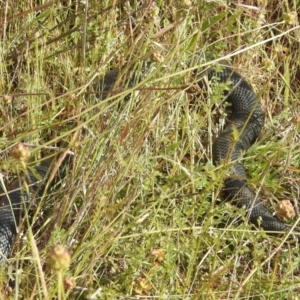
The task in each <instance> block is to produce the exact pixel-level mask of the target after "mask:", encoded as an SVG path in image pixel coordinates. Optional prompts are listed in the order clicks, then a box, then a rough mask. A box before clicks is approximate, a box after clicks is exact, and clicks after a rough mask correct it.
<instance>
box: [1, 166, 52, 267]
mask: <svg viewBox="0 0 300 300" xmlns="http://www.w3.org/2000/svg"><path fill="white" fill-rule="evenodd" d="M49 166H50V162H49V161H46V162H43V163H42V164H41V165H38V166H36V167H35V171H34V172H32V171H31V170H28V172H27V174H26V175H22V176H20V178H17V179H15V180H14V181H13V182H12V183H11V184H10V185H9V187H8V191H7V193H5V194H3V196H1V198H0V263H1V262H2V263H3V262H5V260H6V258H7V257H8V256H9V254H10V252H11V248H12V245H13V242H14V239H15V237H16V234H17V228H18V226H19V224H20V221H21V216H22V212H23V211H24V210H23V208H24V205H25V206H27V207H28V204H29V202H30V200H33V198H34V199H36V200H38V198H39V197H40V196H41V194H42V192H43V185H44V183H43V181H44V179H45V177H46V174H47V172H48V171H49ZM25 185H26V186H27V187H28V188H26V187H25ZM25 190H27V191H28V192H29V193H27V192H26V191H25Z"/></svg>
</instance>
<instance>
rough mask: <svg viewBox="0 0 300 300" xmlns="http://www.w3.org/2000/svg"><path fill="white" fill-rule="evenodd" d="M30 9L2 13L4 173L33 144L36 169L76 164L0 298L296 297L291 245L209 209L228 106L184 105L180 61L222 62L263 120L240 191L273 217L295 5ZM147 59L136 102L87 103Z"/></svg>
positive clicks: (216, 200) (293, 57) (30, 234)
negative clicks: (116, 74) (22, 147)
mask: <svg viewBox="0 0 300 300" xmlns="http://www.w3.org/2000/svg"><path fill="white" fill-rule="evenodd" d="M27 2H28V1H15V0H11V1H4V2H3V3H2V4H1V5H2V7H1V8H0V12H1V17H0V35H1V41H0V96H1V105H0V108H1V110H0V113H1V118H0V132H1V137H0V146H1V149H2V151H1V158H2V160H1V167H2V174H3V175H4V176H7V177H8V178H9V179H10V178H12V177H13V175H12V173H16V171H17V168H18V167H17V165H16V163H15V162H14V161H13V160H12V159H11V158H10V157H9V155H8V154H9V150H10V149H11V147H13V145H14V144H15V143H16V142H24V143H28V144H31V145H34V146H35V147H31V148H30V150H31V157H32V161H33V162H34V161H39V160H40V158H41V157H43V156H48V155H50V154H53V153H54V151H53V150H50V149H49V147H56V148H58V149H60V151H59V152H60V153H66V151H69V150H70V151H72V152H73V153H74V162H73V164H72V165H70V166H69V168H68V170H67V176H65V177H63V178H62V179H61V182H60V185H59V186H58V187H57V188H56V189H54V190H51V191H48V193H46V195H45V196H44V197H43V198H42V200H41V201H40V202H39V203H38V204H36V205H35V207H34V208H33V209H32V213H31V215H32V216H31V217H30V220H29V221H30V224H31V226H28V225H26V224H27V222H26V221H25V222H24V226H22V228H21V229H20V231H21V232H22V234H20V236H19V237H18V239H17V241H16V244H15V247H14V251H13V253H12V255H11V258H10V259H9V261H8V263H7V264H6V265H5V266H3V267H2V269H1V271H0V273H1V277H0V282H1V283H0V284H1V293H0V299H172V300H173V299H174V300H175V299H298V296H297V295H298V294H299V283H300V278H299V271H300V270H299V262H300V256H299V245H296V244H295V243H293V242H291V243H284V244H283V243H282V240H283V238H281V237H272V236H269V235H267V234H266V233H265V232H263V231H259V230H254V229H253V227H251V225H249V224H248V223H247V218H246V216H244V217H243V211H242V210H237V209H236V208H235V207H233V206H231V205H230V204H229V203H224V202H222V201H221V200H222V197H221V188H222V182H223V180H224V178H225V176H226V174H227V167H226V166H217V167H216V166H213V165H212V154H211V147H212V142H213V138H214V136H215V135H216V134H217V133H218V131H219V130H220V129H221V128H222V125H223V124H224V122H225V119H226V109H225V108H224V106H223V107H222V106H221V105H218V104H219V103H220V102H221V99H220V93H218V86H216V87H215V88H214V93H213V95H212V96H208V95H207V94H206V93H202V95H200V96H198V97H197V98H196V99H192V96H191V95H189V94H187V93H186V92H185V90H184V89H185V87H186V86H188V85H191V84H192V83H193V77H192V76H191V72H190V71H191V69H193V68H194V69H195V67H196V65H195V66H192V65H191V66H190V70H189V69H188V68H186V67H183V66H182V64H180V63H181V62H183V61H185V60H186V59H187V57H189V56H190V55H191V54H193V53H212V54H213V55H214V56H216V57H217V58H220V59H222V58H224V57H231V63H232V65H233V66H234V67H235V68H236V69H237V70H238V71H239V72H240V73H241V74H242V75H243V76H245V77H246V78H247V80H248V81H249V82H251V84H252V86H253V87H254V89H255V91H256V93H257V95H258V96H259V97H260V99H261V103H262V106H263V109H264V111H265V115H266V124H265V127H264V129H263V132H262V134H261V137H260V139H259V140H258V141H257V142H256V143H255V145H254V146H253V147H251V149H249V151H248V152H247V155H246V157H245V167H246V168H247V173H248V175H249V184H250V185H251V186H252V187H253V189H254V190H255V191H258V192H259V197H260V198H261V199H262V200H264V202H265V203H266V205H267V206H268V207H270V209H271V210H272V211H274V210H275V207H276V203H277V202H278V201H279V200H282V199H290V200H291V201H292V202H293V203H294V205H295V207H296V209H297V208H298V206H297V205H298V202H297V200H298V189H299V154H300V153H299V146H298V145H299V134H298V132H299V115H300V111H299V104H298V101H299V100H298V99H299V96H300V95H299V88H298V87H299V57H298V56H299V55H298V48H299V43H298V40H299V34H300V31H299V28H298V21H297V19H294V16H295V15H294V13H296V14H297V13H299V5H300V3H299V1H297V0H295V1H294V2H293V4H289V3H287V2H284V3H282V4H279V3H278V1H268V3H267V4H264V3H266V2H264V3H261V4H260V5H261V6H262V7H261V10H257V7H242V6H240V5H238V4H234V3H232V4H231V5H230V6H228V4H227V1H215V2H213V1H191V3H190V2H189V1H175V0H170V1H165V2H163V1H156V4H154V2H150V4H141V3H142V1H130V4H129V2H124V3H123V4H120V3H118V4H114V3H115V2H114V1H105V0H104V1H93V0H90V1H82V2H72V1H62V2H61V1H60V2H58V1H54V2H53V3H51V2H48V4H47V3H44V5H43V6H41V7H38V4H35V5H31V4H28V3H27ZM120 2H121V1H120ZM46 4H47V5H46ZM40 5H41V4H40ZM264 5H265V6H264ZM147 56H150V57H151V58H152V60H154V61H155V64H154V67H153V68H152V70H151V71H150V72H149V73H148V74H147V75H146V76H145V78H143V80H142V81H141V82H140V84H139V85H138V89H139V91H138V92H134V93H132V94H131V95H130V90H128V89H125V90H123V91H122V92H121V93H119V94H114V95H111V96H110V97H109V98H108V99H106V100H105V101H102V102H99V101H96V100H97V99H96V98H95V96H94V95H93V89H92V86H93V83H94V82H97V80H99V78H101V76H103V74H105V73H106V72H107V71H108V70H109V69H110V68H113V67H121V66H123V65H130V64H132V63H134V62H139V61H141V60H142V59H143V58H144V57H147ZM208 62H209V60H207V61H206V62H205V63H203V66H204V65H205V64H206V63H208ZM128 71H130V70H128ZM97 75H98V76H97ZM126 95H130V97H129V100H127V101H124V97H125V96H126ZM10 170H13V172H10ZM295 221H296V219H295V220H293V221H292V222H291V223H294V222H295ZM24 227H25V228H27V230H23V228H24ZM28 228H30V229H28ZM56 244H62V245H64V246H65V247H66V249H67V250H68V252H69V253H70V255H71V264H70V266H69V268H68V269H67V270H64V271H61V272H58V273H55V272H53V270H51V268H50V267H49V265H48V264H47V263H46V262H47V257H48V256H49V255H50V253H51V247H52V246H53V245H56ZM66 278H69V279H70V278H73V279H74V280H75V282H76V286H75V287H74V288H72V289H70V290H68V289H65V288H63V281H65V280H66Z"/></svg>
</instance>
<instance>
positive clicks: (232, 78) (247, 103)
mask: <svg viewBox="0 0 300 300" xmlns="http://www.w3.org/2000/svg"><path fill="white" fill-rule="evenodd" d="M118 75H119V71H118V70H117V69H113V70H112V71H109V72H108V73H106V75H105V76H104V77H103V78H102V80H101V82H100V83H98V91H99V93H102V92H103V96H102V99H103V98H105V97H106V93H107V92H109V91H110V90H111V89H112V88H113V86H114V84H115V82H116V81H117V79H118ZM207 75H208V79H209V80H211V79H212V78H213V77H217V78H218V80H219V81H220V82H231V85H232V89H231V90H230V92H226V93H227V95H226V97H227V101H228V102H229V103H231V111H232V112H231V115H230V117H229V119H228V120H227V125H226V126H225V128H224V129H223V130H222V131H221V132H220V134H219V137H218V138H217V139H216V140H215V142H214V144H213V161H214V164H215V165H220V164H222V162H223V161H226V160H227V161H228V160H229V161H230V162H231V166H230V174H231V175H230V176H229V177H228V178H226V179H225V182H224V192H225V196H226V198H227V200H231V201H232V202H233V203H234V204H235V205H236V206H237V207H245V209H246V211H247V213H248V216H249V219H250V221H251V222H253V223H256V224H258V223H259V224H260V226H261V227H262V228H264V229H265V230H270V231H286V230H287V226H286V225H285V224H283V223H282V222H280V221H279V220H277V219H276V218H275V217H273V215H272V214H271V213H270V212H269V210H268V209H267V208H266V207H265V206H264V205H263V204H262V203H261V201H260V200H259V199H257V197H256V194H255V193H254V192H253V191H252V190H251V189H250V188H249V186H248V184H247V181H246V172H245V169H244V166H243V163H242V162H240V161H239V159H240V158H241V156H242V154H243V153H244V151H246V150H247V149H248V148H249V147H250V146H251V145H252V144H253V142H254V141H255V140H256V139H257V137H258V135H259V134H260V131H261V129H262V127H263V124H264V114H263V111H262V108H261V106H260V103H259V101H258V99H257V97H256V95H255V93H254V91H253V89H252V87H251V86H250V85H249V84H248V82H247V81H246V80H245V79H244V78H243V77H242V76H241V75H240V74H239V73H238V72H236V71H235V70H234V69H233V68H232V67H231V66H225V67H223V68H222V69H221V70H219V71H216V70H213V69H211V70H210V71H208V72H207ZM134 81H135V80H132V78H130V79H129V82H127V83H128V85H129V86H131V85H132V82H134ZM99 86H101V89H100V90H99ZM233 128H235V129H233ZM233 130H236V131H237V132H238V133H239V139H238V140H237V141H236V142H235V143H234V142H232V135H233ZM49 166H50V164H49V163H42V164H41V165H39V166H37V167H36V168H35V169H36V172H34V173H37V174H35V175H34V173H33V172H31V171H30V170H29V172H28V174H27V178H25V181H26V182H27V183H28V184H30V186H31V187H30V193H29V195H26V193H24V188H22V187H23V184H24V182H23V183H22V180H21V181H20V180H19V179H17V180H14V181H13V182H12V183H11V184H10V186H9V187H8V193H6V194H4V195H3V196H2V197H1V198H0V253H1V257H0V262H2V263H3V262H4V261H5V260H6V259H7V257H8V256H9V254H10V252H11V248H12V245H13V241H14V239H15V237H16V234H17V228H18V226H19V224H20V220H21V216H22V215H23V213H22V212H21V211H22V206H23V205H24V204H25V205H26V206H28V204H29V203H30V201H31V198H32V197H35V198H36V199H38V197H39V196H40V195H41V193H42V191H43V179H44V177H45V176H46V174H47V172H48V171H49V168H50V167H49ZM36 175H38V176H36Z"/></svg>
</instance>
